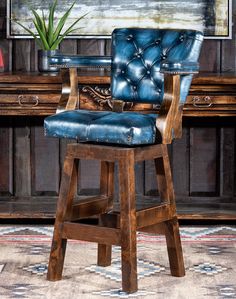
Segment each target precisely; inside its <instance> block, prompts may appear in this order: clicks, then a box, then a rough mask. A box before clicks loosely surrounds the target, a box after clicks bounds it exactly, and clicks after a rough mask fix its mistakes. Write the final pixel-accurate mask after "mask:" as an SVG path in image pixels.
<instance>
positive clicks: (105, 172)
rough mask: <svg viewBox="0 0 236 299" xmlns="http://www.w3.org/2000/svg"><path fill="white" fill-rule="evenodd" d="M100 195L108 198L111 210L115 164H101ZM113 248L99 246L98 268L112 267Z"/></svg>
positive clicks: (103, 162)
mask: <svg viewBox="0 0 236 299" xmlns="http://www.w3.org/2000/svg"><path fill="white" fill-rule="evenodd" d="M100 194H101V195H105V196H108V198H109V199H108V205H107V208H108V210H110V209H111V208H112V205H113V194H114V163H113V162H106V161H102V162H101V177H100ZM99 222H100V224H101V225H102V224H103V221H102V217H100V219H99ZM111 251H112V246H111V245H106V244H98V258H97V264H98V266H102V267H106V266H110V265H111Z"/></svg>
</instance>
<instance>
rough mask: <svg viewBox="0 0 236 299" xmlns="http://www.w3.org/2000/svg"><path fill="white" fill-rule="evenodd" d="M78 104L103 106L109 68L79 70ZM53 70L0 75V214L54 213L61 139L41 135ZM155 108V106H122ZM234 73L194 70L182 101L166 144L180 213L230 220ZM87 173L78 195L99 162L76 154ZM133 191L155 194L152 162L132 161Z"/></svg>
mask: <svg viewBox="0 0 236 299" xmlns="http://www.w3.org/2000/svg"><path fill="white" fill-rule="evenodd" d="M79 81H80V88H79V90H80V96H79V98H80V108H81V109H95V110H104V109H105V110H109V109H111V106H112V101H111V98H110V93H109V73H108V72H107V71H102V70H100V71H92V70H90V71H86V70H81V71H80V72H79ZM60 92H61V77H60V75H58V74H39V73H1V74H0V166H1V172H0V217H1V218H52V217H54V211H55V203H56V199H57V195H58V188H59V182H60V171H61V168H62V163H63V157H64V153H65V147H66V143H67V142H68V141H66V140H58V139H53V138H45V137H44V135H43V119H44V117H45V116H47V115H50V114H53V113H55V111H56V108H57V105H58V102H59V99H60ZM125 109H126V110H141V111H146V112H151V111H158V109H159V107H158V106H151V105H140V104H139V105H135V106H133V105H131V104H129V105H126V106H125ZM235 116H236V75H235V74H230V73H227V74H216V73H212V74H199V75H198V76H196V77H195V78H194V79H193V82H192V85H191V90H190V94H189V96H188V98H187V101H186V104H185V106H184V120H183V138H182V139H180V140H177V141H175V142H174V143H173V144H172V145H171V146H170V147H169V152H170V157H171V163H172V171H173V178H174V185H175V190H176V197H177V207H178V212H179V217H180V218H181V219H215V220H216V219H218V220H219V219H224V220H225V219H231V220H235V219H236V175H235V173H236V170H235V168H236V167H235V164H236V163H235V161H236V150H235V148H236V141H235V139H236V138H235V137H236V134H235ZM81 170H82V171H83V170H86V171H87V172H86V173H87V174H86V175H85V176H84V177H83V180H82V182H80V183H79V185H78V194H80V195H85V196H86V195H87V194H89V193H96V192H97V191H98V184H99V182H98V172H99V164H98V163H97V162H94V161H88V162H86V161H82V163H81ZM136 170H137V177H136V183H137V194H138V196H147V197H151V196H153V195H154V194H156V193H157V190H156V185H155V175H154V169H153V165H152V164H151V162H150V161H147V162H145V163H141V164H137V166H136Z"/></svg>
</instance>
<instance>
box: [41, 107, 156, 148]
mask: <svg viewBox="0 0 236 299" xmlns="http://www.w3.org/2000/svg"><path fill="white" fill-rule="evenodd" d="M45 133H46V135H50V136H54V137H59V138H60V137H64V138H76V139H77V140H78V141H79V142H86V141H91V142H101V143H103V142H106V143H114V144H126V145H138V144H152V143H155V142H157V140H156V114H141V113H135V112H126V113H116V112H105V111H104V112H103V111H88V110H72V111H65V112H62V113H59V114H56V115H53V116H49V117H47V118H46V119H45ZM159 141H160V140H159Z"/></svg>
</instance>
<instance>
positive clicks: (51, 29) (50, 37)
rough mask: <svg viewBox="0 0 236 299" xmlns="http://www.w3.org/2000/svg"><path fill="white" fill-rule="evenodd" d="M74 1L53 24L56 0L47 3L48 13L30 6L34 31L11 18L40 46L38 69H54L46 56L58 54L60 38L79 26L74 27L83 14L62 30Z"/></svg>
mask: <svg viewBox="0 0 236 299" xmlns="http://www.w3.org/2000/svg"><path fill="white" fill-rule="evenodd" d="M75 2H76V1H74V2H73V3H72V5H71V6H70V7H69V8H68V10H67V11H66V12H65V13H64V15H63V16H62V17H61V18H60V19H59V20H58V22H57V24H55V10H56V6H57V0H54V2H53V3H52V4H51V5H49V8H48V15H47V16H46V15H45V12H44V11H43V10H42V12H41V15H39V14H38V13H37V11H36V10H35V9H33V8H32V7H31V8H30V10H31V12H32V14H33V16H34V18H33V20H32V22H33V24H34V27H35V30H36V33H35V32H34V31H32V30H31V29H29V28H27V27H26V26H24V25H23V24H21V23H20V22H18V21H17V20H13V21H14V22H16V23H17V24H18V25H19V26H21V27H22V28H24V29H25V30H26V31H27V32H28V33H29V34H30V35H31V36H33V37H34V39H35V40H36V42H37V44H38V45H39V47H40V50H39V51H38V69H39V71H56V70H57V69H56V68H55V67H51V66H50V65H49V63H48V57H50V56H52V55H55V54H58V53H59V51H58V46H59V44H60V43H61V42H62V40H63V39H64V38H65V37H66V36H67V35H68V34H70V33H72V32H74V31H75V30H77V29H79V28H75V25H76V24H77V23H78V22H79V21H80V20H81V19H82V18H84V17H85V16H86V14H85V15H83V16H81V17H80V18H78V19H77V20H76V21H74V22H73V23H72V24H71V25H70V26H69V27H68V28H66V29H65V30H64V26H65V23H66V21H67V19H68V17H69V15H70V13H71V10H72V9H73V7H74V5H75Z"/></svg>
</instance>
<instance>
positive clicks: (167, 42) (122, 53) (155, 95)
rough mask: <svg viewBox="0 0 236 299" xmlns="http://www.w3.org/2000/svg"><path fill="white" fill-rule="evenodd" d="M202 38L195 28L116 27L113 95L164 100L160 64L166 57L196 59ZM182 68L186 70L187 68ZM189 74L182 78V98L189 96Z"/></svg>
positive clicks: (127, 99) (114, 33) (174, 61)
mask: <svg viewBox="0 0 236 299" xmlns="http://www.w3.org/2000/svg"><path fill="white" fill-rule="evenodd" d="M202 40H203V36H202V34H201V33H200V32H198V31H193V30H171V29H159V30H157V29H141V28H140V29H138V28H137V29H115V30H114V32H113V34H112V57H113V61H112V84H111V91H112V96H113V97H114V98H117V99H119V100H123V101H126V102H143V103H145V102H146V103H147V102H148V103H150V102H152V103H154V104H161V102H162V99H163V74H162V73H161V72H160V64H161V63H162V62H164V61H165V60H168V62H169V63H171V62H173V63H177V62H181V63H183V62H184V63H185V64H186V63H189V64H191V63H192V62H193V63H196V62H197V61H198V57H199V53H200V49H201V44H202ZM165 70H166V69H165ZM189 70H190V69H189ZM189 70H187V72H186V73H187V74H189ZM185 71H186V68H185ZM180 72H181V74H183V73H184V70H181V69H180ZM194 72H196V69H195V71H194ZM186 76H187V77H184V80H181V87H180V98H181V102H184V101H185V99H186V96H187V93H186V91H188V90H189V87H190V84H191V79H192V76H191V75H190V76H189V75H186ZM182 91H184V92H182Z"/></svg>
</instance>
